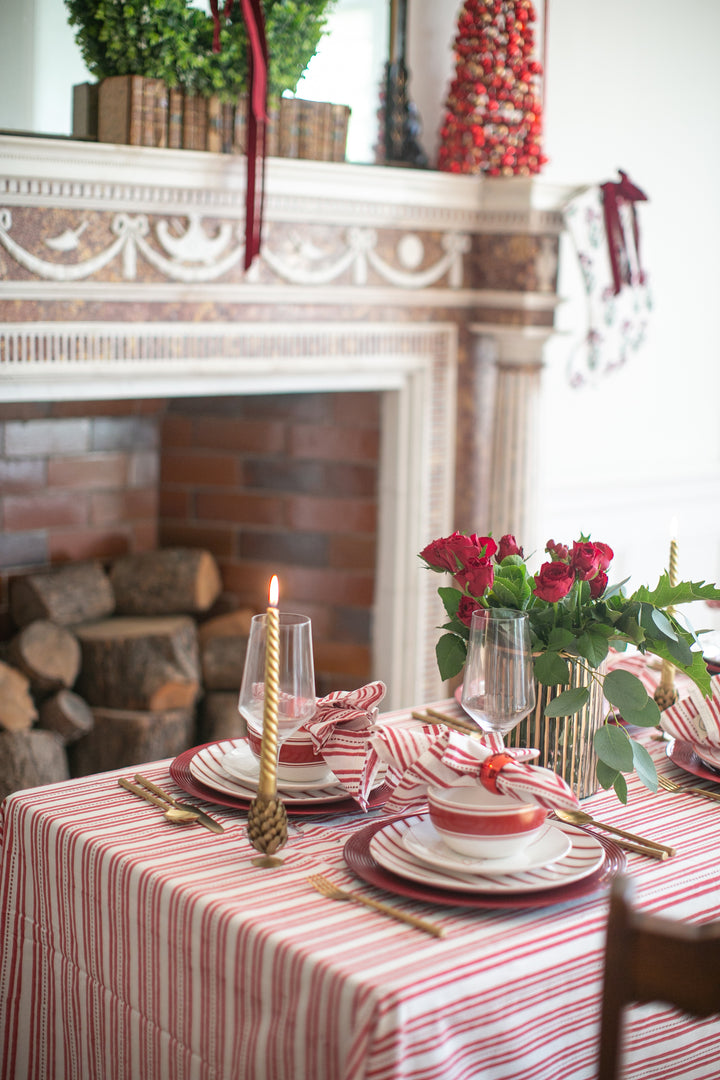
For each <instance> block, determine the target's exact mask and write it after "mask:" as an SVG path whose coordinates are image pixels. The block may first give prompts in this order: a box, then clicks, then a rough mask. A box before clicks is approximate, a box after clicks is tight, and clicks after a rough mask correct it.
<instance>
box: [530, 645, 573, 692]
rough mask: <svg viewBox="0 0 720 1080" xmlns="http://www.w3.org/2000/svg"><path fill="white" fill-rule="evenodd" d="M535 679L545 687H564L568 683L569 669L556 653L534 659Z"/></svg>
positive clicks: (541, 654)
mask: <svg viewBox="0 0 720 1080" xmlns="http://www.w3.org/2000/svg"><path fill="white" fill-rule="evenodd" d="M535 678H536V679H537V680H538V682H541V683H543V684H544V685H545V686H565V685H566V684H567V683H569V682H570V668H569V666H568V662H567V660H563V658H562V657H561V656H558V654H557V653H556V652H548V653H540V655H539V656H536V657H535Z"/></svg>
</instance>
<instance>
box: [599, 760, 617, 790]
mask: <svg viewBox="0 0 720 1080" xmlns="http://www.w3.org/2000/svg"><path fill="white" fill-rule="evenodd" d="M595 775H596V776H597V778H598V783H599V784H600V787H601V788H604V789H605V791H608V790H609V789H610V788H611V787H612V786H613V784H614V783H615V780H616V778H617V777H618V776H622V773H621V772H618V770H617V769H611V768H610V766H609V765H606V764H605V762H604V761H600V759H599V758H598V760H597V761H596V763H595Z"/></svg>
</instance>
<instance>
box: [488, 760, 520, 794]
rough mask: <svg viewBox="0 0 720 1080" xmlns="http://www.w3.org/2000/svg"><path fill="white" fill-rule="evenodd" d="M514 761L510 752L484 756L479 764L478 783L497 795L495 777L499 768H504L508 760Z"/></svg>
mask: <svg viewBox="0 0 720 1080" xmlns="http://www.w3.org/2000/svg"><path fill="white" fill-rule="evenodd" d="M513 761H515V758H514V757H513V756H512V755H511V754H491V755H490V757H487V758H485V760H484V761H483V763H482V765H481V766H480V783H481V784H482V786H483V787H485V788H487V789H488V791H492V793H493V795H498V794H499V792H498V786H497V778H498V773H499V772H500V770H501V769H504V768H505V766H506V765H507V764H508V762H513Z"/></svg>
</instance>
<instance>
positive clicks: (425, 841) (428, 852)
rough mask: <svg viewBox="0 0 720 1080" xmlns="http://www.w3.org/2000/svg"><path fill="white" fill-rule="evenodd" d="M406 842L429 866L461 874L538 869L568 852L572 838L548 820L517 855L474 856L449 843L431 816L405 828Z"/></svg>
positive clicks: (412, 852)
mask: <svg viewBox="0 0 720 1080" xmlns="http://www.w3.org/2000/svg"><path fill="white" fill-rule="evenodd" d="M402 842H403V844H404V846H405V847H406V848H407V850H408V851H409V852H410V854H411V855H414V856H415V858H416V859H419V860H420V862H422V863H425V865H426V866H432V867H434V868H436V869H438V870H442V871H446V870H451V871H452V870H457V871H459V872H460V873H461V874H490V875H492V876H493V877H496V876H497V875H498V874H512V873H516V872H517V871H518V870H534V869H535V868H536V867H538V866H549V865H550V863H554V862H557V860H558V859H561V858H562V857H563V855H567V853H568V851H569V850H570V847H571V846H572V841H571V840H570V837H569V836H568V835H567V833H565V832H563V831H562V829H558V828H557V827H556V826H555V825H554V824H551V823H549V822H548V824H547V825H546V826H545V828H544V830H543V832H542V833H541V834H540V836H538V838H537V839H536V840H534V841H533V842H532V843H531V844H528V846H527V847H526V848H525V850H524V851H520V852H518V853H517V855H508V857H507V858H505V859H473V858H471V857H470V856H468V855H460V854H459V853H458V852H457V851H453V850H452V848H450V847H448V846H447V844H446V843H445V841H444V840H443V839H442V837H441V836H440V834H439V833H438V832H437V831H436V830H435V827H434V825H433V823H432V821H430V820H429V819H428V818H424V819H423V820H422V821H419V822H418V823H417V824H415V825H411V826H410V827H409V828H407V829H406V830H405V832H404V833H403V836H402Z"/></svg>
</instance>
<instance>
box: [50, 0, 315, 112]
mask: <svg viewBox="0 0 720 1080" xmlns="http://www.w3.org/2000/svg"><path fill="white" fill-rule="evenodd" d="M332 2H333V0H263V9H264V13H265V29H266V35H267V42H268V53H269V79H268V84H269V85H268V89H269V92H270V93H271V94H281V93H282V92H283V91H284V90H291V91H294V90H295V87H296V86H297V83H298V80H299V79H300V76H301V75H302V73H303V72H304V70H305V68H306V67H307V65H308V64H309V63H310V60H311V59H312V58H313V56H314V55H315V52H316V51H317V47H318V43H319V41H320V38H321V36H322V34H323V31H324V29H325V22H326V14H327V11H328V8H329V7H330V5H331V3H332ZM65 5H66V7H67V9H68V11H69V14H70V24H71V25H72V26H74V27H75V28H76V30H75V39H76V41H77V43H78V45H79V47H80V50H81V52H82V56H83V59H84V61H85V64H86V66H87V68H88V70H89V72H90V73H91V74H92V75H94V76H95V77H96V78H97V79H104V78H107V77H108V76H111V75H144V76H146V77H148V78H156V79H163V80H164V81H165V82H166V83H167V84H168V85H169V86H178V85H179V86H181V87H183V89H185V90H188V91H190V92H192V93H200V94H203V95H205V96H209V95H210V94H219V95H220V96H221V97H224V98H229V99H233V98H236V97H237V95H238V94H240V93H243V92H244V91H246V90H247V47H248V43H247V32H246V30H245V22H244V20H243V17H242V13H241V10H240V5H239V4H234V5H233V8H232V12H231V14H230V17H229V19H224V18H223V19H222V23H221V31H220V45H221V50H220V52H219V53H214V52H213V51H212V38H213V22H212V17H211V15H210V13H209V12H204V11H201V10H200V9H198V8H196V7H192V6H191V4H190V3H189V0H65Z"/></svg>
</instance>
